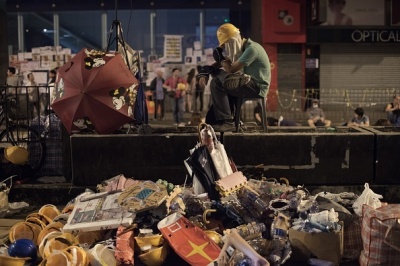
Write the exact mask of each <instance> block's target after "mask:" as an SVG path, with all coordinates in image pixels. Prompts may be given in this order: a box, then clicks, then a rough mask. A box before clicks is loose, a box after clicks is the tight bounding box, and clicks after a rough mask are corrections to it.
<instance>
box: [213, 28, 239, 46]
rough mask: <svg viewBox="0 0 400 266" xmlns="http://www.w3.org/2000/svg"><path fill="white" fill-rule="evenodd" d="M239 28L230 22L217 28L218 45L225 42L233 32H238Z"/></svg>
mask: <svg viewBox="0 0 400 266" xmlns="http://www.w3.org/2000/svg"><path fill="white" fill-rule="evenodd" d="M238 32H239V29H238V28H236V27H235V26H233V25H232V24H231V23H225V24H222V25H221V26H220V27H219V28H218V30H217V38H218V42H219V45H220V46H221V45H223V44H224V43H226V42H227V41H228V40H229V39H230V38H231V37H232V36H233V35H234V34H235V33H238Z"/></svg>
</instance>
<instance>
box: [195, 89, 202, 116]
mask: <svg viewBox="0 0 400 266" xmlns="http://www.w3.org/2000/svg"><path fill="white" fill-rule="evenodd" d="M197 98H199V101H200V108H199V109H197ZM203 104H204V91H203V90H196V93H195V96H194V110H195V111H196V112H197V111H200V112H202V111H203Z"/></svg>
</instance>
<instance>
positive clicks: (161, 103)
mask: <svg viewBox="0 0 400 266" xmlns="http://www.w3.org/2000/svg"><path fill="white" fill-rule="evenodd" d="M159 106H160V109H161V110H160V111H161V117H160V118H161V119H163V118H164V99H162V100H154V119H157V112H158V107H159Z"/></svg>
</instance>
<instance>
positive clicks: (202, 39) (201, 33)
mask: <svg viewBox="0 0 400 266" xmlns="http://www.w3.org/2000/svg"><path fill="white" fill-rule="evenodd" d="M199 24H200V48H201V50H203V49H204V9H202V10H201V11H200V17H199Z"/></svg>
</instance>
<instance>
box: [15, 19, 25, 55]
mask: <svg viewBox="0 0 400 266" xmlns="http://www.w3.org/2000/svg"><path fill="white" fill-rule="evenodd" d="M17 19H18V51H19V52H24V51H25V45H24V44H25V40H24V17H23V16H22V15H21V14H20V13H18V16H17Z"/></svg>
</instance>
